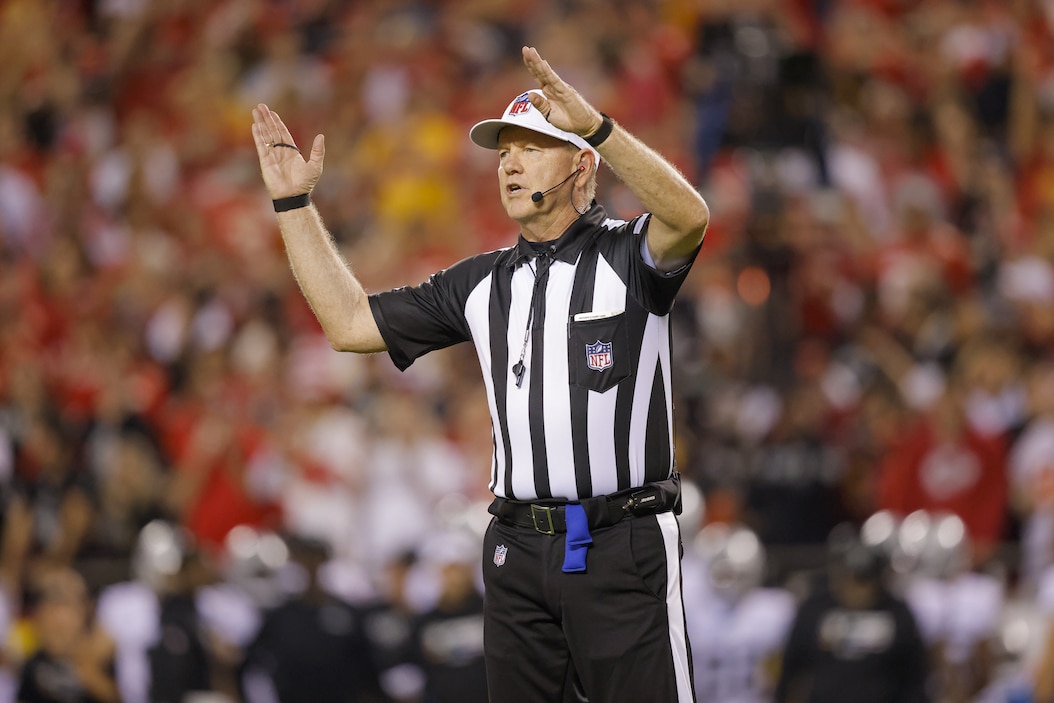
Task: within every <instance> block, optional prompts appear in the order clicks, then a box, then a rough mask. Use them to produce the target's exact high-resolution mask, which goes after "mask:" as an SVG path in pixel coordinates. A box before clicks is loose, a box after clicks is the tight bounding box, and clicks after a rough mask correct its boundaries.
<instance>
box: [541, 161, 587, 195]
mask: <svg viewBox="0 0 1054 703" xmlns="http://www.w3.org/2000/svg"><path fill="white" fill-rule="evenodd" d="M585 170H586V167H585V166H579V167H578V168H576V169H575V170H574V171H572V172H571V175H569V176H568V177H567V178H565V179H564V180H562V181H560V182H559V183H557V184H556V185H554V186H553V187H552V188H550V189H549V190H545V191H542V190H536V191H534V192H533V193H531V200H533V201H534V202H536V203H540V202H542V198H544V197H545V196H547V195H549V193H552V192H553V191H554V190H556V189H557V188H559V187H560V186H562V185H563V184H564V183H567V182H568V181H569V180H571V179H572V178H574V177H575V176H577V175H578V174H579V173H581V172H582V171H585Z"/></svg>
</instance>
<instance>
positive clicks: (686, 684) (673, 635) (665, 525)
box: [655, 513, 695, 703]
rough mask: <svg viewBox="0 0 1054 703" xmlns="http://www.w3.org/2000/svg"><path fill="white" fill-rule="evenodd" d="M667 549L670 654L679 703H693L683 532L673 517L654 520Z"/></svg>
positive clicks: (669, 514)
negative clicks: (683, 592)
mask: <svg viewBox="0 0 1054 703" xmlns="http://www.w3.org/2000/svg"><path fill="white" fill-rule="evenodd" d="M655 519H656V521H657V522H658V523H659V529H660V530H661V532H662V541H663V544H664V545H665V547H666V618H667V620H668V621H669V624H670V651H671V652H672V653H673V671H674V676H675V677H676V679H677V701H678V703H693V701H695V696H694V695H693V693H692V679H691V674H690V673H689V672H690V667H691V664H690V662H689V660H688V635H687V632H686V631H685V625H684V599H683V598H682V596H681V556H680V554H681V552H680V540H681V536H680V530H679V528H678V527H677V518H676V517H675V516H674V514H673V513H660V514H658V515H656V516H655Z"/></svg>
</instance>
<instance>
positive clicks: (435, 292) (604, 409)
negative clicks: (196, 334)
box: [253, 47, 709, 703]
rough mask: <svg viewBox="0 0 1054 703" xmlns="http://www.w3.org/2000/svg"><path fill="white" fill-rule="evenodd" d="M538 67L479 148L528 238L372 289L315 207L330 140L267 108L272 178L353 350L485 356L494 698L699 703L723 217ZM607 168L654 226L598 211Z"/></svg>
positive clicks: (322, 317)
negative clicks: (690, 536)
mask: <svg viewBox="0 0 1054 703" xmlns="http://www.w3.org/2000/svg"><path fill="white" fill-rule="evenodd" d="M523 61H524V64H525V65H526V67H527V69H528V70H529V71H530V73H531V74H532V75H533V77H534V79H535V80H536V81H537V83H538V86H539V90H532V91H528V92H526V93H524V94H522V95H520V96H518V97H516V98H514V99H513V101H512V102H511V103H510V104H509V106H508V107H507V108H506V109H505V112H503V113H502V114H501V116H500V117H498V118H497V119H493V120H485V121H483V122H480V123H478V124H476V125H475V126H474V127H473V128H472V130H471V131H470V135H469V136H470V138H471V139H472V141H473V142H475V143H476V144H478V145H480V146H482V147H485V148H487V149H494V150H496V152H497V157H498V159H497V161H498V186H499V194H500V197H501V202H502V205H503V206H504V207H505V210H506V212H507V213H508V216H509V217H510V218H511V219H512V220H513V221H515V222H516V223H517V224H518V225H519V227H520V237H519V240H518V241H517V243H516V245H515V246H512V247H509V248H507V249H502V250H499V251H495V252H490V253H486V254H480V255H477V256H473V257H469V258H468V259H465V260H463V261H461V262H459V263H457V264H455V265H453V266H451V267H450V268H448V269H446V270H444V271H440V272H438V273H436V274H434V275H433V276H431V277H430V278H429V279H428V280H427V281H426V282H424V283H422V284H421V285H419V286H416V287H404V288H398V289H396V290H392V291H387V292H383V293H379V294H373V295H367V294H366V293H365V291H364V290H363V288H362V286H361V285H360V284H359V282H358V281H357V280H356V279H355V277H354V275H353V274H352V272H351V271H350V269H349V267H348V266H347V265H346V263H345V262H344V261H343V259H342V258H341V256H340V255H339V254H338V252H337V250H336V248H335V246H334V244H333V241H332V238H331V236H330V235H329V233H328V232H327V230H326V228H325V226H324V224H323V223H322V219H321V217H320V216H319V213H318V211H317V210H316V209H315V208H314V206H312V205H311V204H310V200H309V193H310V192H311V190H312V189H313V188H314V186H315V184H316V183H317V181H318V179H319V176H320V175H321V174H322V162H323V156H324V153H325V145H324V139H323V137H322V135H318V136H316V137H315V140H314V143H313V145H312V148H311V153H310V155H309V158H307V159H304V158H303V157H302V156H301V155H300V153H299V150H298V149H297V147H296V146H295V143H294V141H293V138H292V136H291V135H290V133H289V130H288V129H287V128H286V126H285V124H284V123H283V122H282V121H281V119H280V118H279V117H278V115H276V114H275V113H273V112H271V111H270V110H269V109H268V108H267V106H266V105H262V104H261V105H259V106H258V107H257V108H256V109H255V110H254V111H253V120H254V124H253V138H254V140H255V142H256V150H257V153H258V155H259V158H260V166H261V170H262V172H263V178H264V183H265V185H266V187H267V190H268V192H269V193H270V195H271V197H272V198H273V199H274V205H275V210H276V211H277V212H278V224H279V227H280V228H281V231H282V237H283V239H284V241H285V246H286V251H287V254H288V256H289V259H290V262H291V264H292V268H293V271H294V273H295V275H296V277H297V280H298V282H299V284H300V287H301V290H302V291H303V293H304V295H305V297H306V298H307V300H308V301H309V303H310V304H311V307H312V309H313V310H314V312H315V315H316V316H317V317H318V320H319V322H320V324H321V325H322V327H323V329H324V331H325V333H326V336H327V338H328V339H329V341H330V343H331V344H332V346H333V347H334V348H335V349H338V350H342V351H353V352H363V353H369V352H379V351H387V352H388V354H389V355H390V356H391V359H392V361H393V362H394V363H395V365H396V366H398V367H399V368H400V369H406V368H407V367H408V366H410V364H412V363H413V362H414V360H415V359H417V358H418V357H420V356H422V355H423V354H426V353H428V352H429V351H432V350H433V349H440V348H443V347H447V346H450V345H452V344H456V343H459V342H464V341H471V342H472V343H473V344H474V345H475V348H476V352H477V354H478V356H479V362H480V367H481V369H482V372H483V379H484V382H485V385H486V389H487V399H488V402H489V406H490V412H491V422H492V428H491V430H492V434H493V438H494V456H493V462H492V470H491V479H490V488H491V490H492V491H493V493H494V496H495V498H494V502H493V503H492V504H491V507H490V512H491V513H493V514H494V519H493V520H492V522H491V525H490V528H489V530H488V532H487V536H486V540H485V543H484V554H483V565H484V582H485V587H486V602H485V615H484V619H485V641H484V645H485V651H486V653H485V658H486V667H487V679H488V689H489V695H490V699H491V701H494V703H517V702H520V701H522V702H524V703H535V702H538V701H545V702H549V701H579V700H583V699H587V700H589V701H590V703H604V702H615V701H649V702H652V701H654V702H666V701H679V702H683V701H692V700H694V694H693V690H692V683H691V675H690V667H689V656H688V641H687V636H686V634H685V625H684V611H683V604H682V599H681V583H680V556H679V554H680V552H679V548H680V538H679V532H678V526H677V520H676V517H675V512H676V510H677V509H678V508H679V503H678V498H679V485H678V479H677V474H676V473H675V471H674V465H673V455H674V452H673V417H672V412H673V407H672V401H671V392H670V391H671V384H672V380H671V368H670V325H669V312H670V308H671V307H672V305H673V301H674V297H675V295H676V294H677V291H678V289H679V288H680V286H681V284H682V283H683V281H684V279H685V277H686V276H687V275H688V271H689V269H690V267H691V264H692V262H693V260H694V258H695V256H696V254H697V252H698V251H699V247H700V245H701V243H702V240H703V233H704V231H705V230H706V226H707V222H708V219H709V211H708V209H707V206H706V203H705V202H704V201H703V199H702V198H701V197H700V195H699V193H698V192H697V191H696V190H695V189H694V188H693V187H692V186H691V185H690V184H689V183H688V181H687V180H686V179H685V178H684V177H683V176H681V175H680V174H679V173H678V172H677V170H676V169H675V168H674V167H673V166H671V165H670V164H669V163H668V162H667V161H665V160H664V159H663V158H662V157H661V156H660V155H659V154H657V153H656V152H655V151H653V150H652V149H650V148H649V147H647V146H646V145H644V144H643V143H641V142H640V141H639V140H637V139H636V138H634V137H633V136H631V135H630V134H629V133H628V132H627V131H626V130H624V129H623V128H621V127H619V126H618V125H616V124H615V123H614V122H612V120H611V119H610V118H608V117H607V116H606V115H603V114H602V113H600V112H598V111H597V110H596V109H595V108H594V107H593V106H591V105H590V104H589V103H587V102H586V101H585V100H584V99H583V98H582V96H581V95H579V93H578V92H577V91H576V90H574V88H572V87H571V86H570V85H568V84H567V83H565V82H564V81H563V80H562V79H561V78H560V77H559V76H558V75H557V74H556V72H554V71H553V69H552V68H551V67H550V66H549V64H548V62H546V61H544V60H543V59H542V58H541V57H540V56H539V55H538V52H537V51H536V50H535V49H533V48H530V47H524V49H523ZM601 159H603V160H605V161H606V162H607V163H608V166H609V167H610V168H611V170H613V171H614V172H615V174H616V176H618V177H619V178H620V179H621V180H622V181H623V182H624V183H625V184H626V185H627V186H628V187H629V188H630V189H631V190H632V192H633V193H634V195H636V197H637V198H638V199H639V200H640V202H641V203H642V204H643V206H644V207H645V208H646V209H647V213H645V214H642V215H640V216H638V217H636V218H634V219H632V220H630V221H628V222H626V221H621V220H614V219H612V218H610V217H608V215H607V214H606V213H605V212H604V209H603V208H602V207H601V206H599V205H597V204H596V202H595V200H594V199H593V198H594V193H595V190H596V174H597V169H598V168H599V165H600V161H601Z"/></svg>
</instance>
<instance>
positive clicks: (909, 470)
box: [878, 423, 1008, 559]
mask: <svg viewBox="0 0 1054 703" xmlns="http://www.w3.org/2000/svg"><path fill="white" fill-rule="evenodd" d="M1006 459H1007V445H1006V441H1005V439H1004V438H1003V437H1001V436H995V437H985V436H982V435H980V434H978V433H977V432H975V431H973V430H971V429H969V428H968V427H964V428H963V430H962V432H961V433H960V434H959V436H958V437H957V438H956V439H955V440H954V441H938V439H937V437H936V435H935V433H934V431H933V428H932V426H931V425H929V424H928V423H920V425H919V426H918V427H917V428H915V429H914V430H913V431H911V432H909V433H908V434H906V435H905V437H904V439H903V441H901V442H900V443H899V444H898V445H896V446H894V447H893V448H892V449H891V450H890V452H889V453H888V454H887V455H886V457H885V458H884V459H883V461H882V463H881V471H880V475H879V496H878V498H879V508H882V509H886V510H891V511H893V512H895V513H898V514H900V515H907V514H908V513H911V512H913V511H915V510H928V511H945V512H952V513H955V514H956V515H958V516H959V517H960V518H962V520H963V522H964V523H965V524H966V529H967V531H968V533H969V535H970V537H971V539H972V540H973V544H974V550H975V556H976V557H977V558H978V559H983V558H984V557H985V556H987V555H989V554H990V553H991V549H992V548H993V547H994V546H995V545H996V543H997V542H999V541H1000V540H1001V539H1002V538H1003V536H1004V535H1003V532H1004V527H1005V517H1006V506H1007V500H1008V497H1007V478H1006Z"/></svg>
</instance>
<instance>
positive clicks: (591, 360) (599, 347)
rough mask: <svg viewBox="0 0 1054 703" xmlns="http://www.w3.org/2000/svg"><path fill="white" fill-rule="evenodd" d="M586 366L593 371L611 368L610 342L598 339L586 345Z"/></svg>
mask: <svg viewBox="0 0 1054 703" xmlns="http://www.w3.org/2000/svg"><path fill="white" fill-rule="evenodd" d="M586 365H587V366H588V367H589V368H591V369H593V370H594V371H603V370H604V369H607V368H611V342H601V341H600V340H599V339H598V340H597V341H595V342H593V343H592V344H587V345H586Z"/></svg>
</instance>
